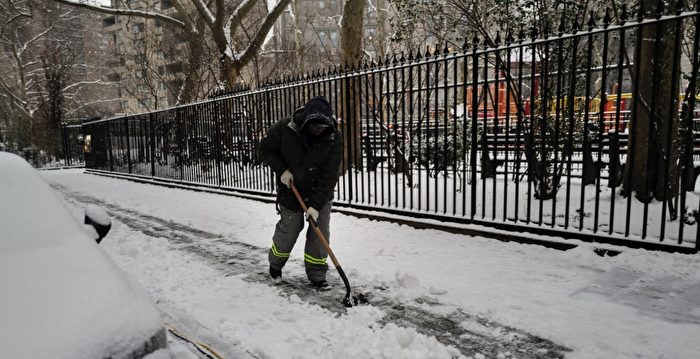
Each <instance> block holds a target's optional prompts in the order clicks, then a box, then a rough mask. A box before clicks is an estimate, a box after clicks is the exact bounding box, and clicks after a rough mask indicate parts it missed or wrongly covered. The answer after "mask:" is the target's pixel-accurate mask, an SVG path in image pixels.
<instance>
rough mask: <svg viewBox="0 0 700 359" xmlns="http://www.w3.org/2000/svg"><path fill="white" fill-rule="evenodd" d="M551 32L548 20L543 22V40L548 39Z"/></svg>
mask: <svg viewBox="0 0 700 359" xmlns="http://www.w3.org/2000/svg"><path fill="white" fill-rule="evenodd" d="M551 32H552V24H550V23H549V20H545V22H544V33H543V34H542V35H543V36H544V38H545V39H547V38H549V36H550V34H551Z"/></svg>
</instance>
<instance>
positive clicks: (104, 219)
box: [85, 204, 112, 226]
mask: <svg viewBox="0 0 700 359" xmlns="http://www.w3.org/2000/svg"><path fill="white" fill-rule="evenodd" d="M85 216H87V217H90V218H91V219H92V220H93V221H94V222H95V223H97V224H99V225H102V226H108V225H109V224H110V223H111V221H112V220H111V219H110V218H109V214H107V212H105V210H104V209H102V208H101V207H100V206H96V205H94V204H89V205H87V206H85Z"/></svg>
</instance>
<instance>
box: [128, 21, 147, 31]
mask: <svg viewBox="0 0 700 359" xmlns="http://www.w3.org/2000/svg"><path fill="white" fill-rule="evenodd" d="M144 28H145V24H144V23H139V24H134V25H132V26H131V32H133V33H139V32H143V30H144Z"/></svg>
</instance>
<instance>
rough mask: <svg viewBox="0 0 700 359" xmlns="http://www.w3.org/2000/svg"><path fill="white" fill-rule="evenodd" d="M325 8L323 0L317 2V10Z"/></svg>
mask: <svg viewBox="0 0 700 359" xmlns="http://www.w3.org/2000/svg"><path fill="white" fill-rule="evenodd" d="M325 7H326V4H325V3H324V2H323V0H319V2H318V8H319V9H323V8H325Z"/></svg>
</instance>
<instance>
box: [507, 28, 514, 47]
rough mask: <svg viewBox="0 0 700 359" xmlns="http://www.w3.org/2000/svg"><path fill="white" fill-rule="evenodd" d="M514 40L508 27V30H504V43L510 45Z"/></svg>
mask: <svg viewBox="0 0 700 359" xmlns="http://www.w3.org/2000/svg"><path fill="white" fill-rule="evenodd" d="M514 41H515V39H514V38H513V32H512V31H511V30H510V29H508V32H506V45H510V44H512V43H513V42H514Z"/></svg>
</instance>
